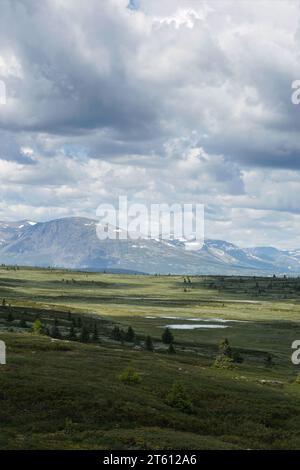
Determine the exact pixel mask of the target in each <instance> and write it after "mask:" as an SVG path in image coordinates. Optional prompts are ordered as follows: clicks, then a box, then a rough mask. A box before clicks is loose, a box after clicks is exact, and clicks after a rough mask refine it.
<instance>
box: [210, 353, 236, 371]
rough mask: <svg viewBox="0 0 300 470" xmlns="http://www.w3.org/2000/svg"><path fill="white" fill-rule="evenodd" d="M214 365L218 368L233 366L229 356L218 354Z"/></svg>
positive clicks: (230, 367)
mask: <svg viewBox="0 0 300 470" xmlns="http://www.w3.org/2000/svg"><path fill="white" fill-rule="evenodd" d="M214 367H217V368H218V369H232V368H233V367H234V365H233V359H232V358H231V357H228V356H224V355H222V354H220V355H219V356H217V357H216V360H215V362H214Z"/></svg>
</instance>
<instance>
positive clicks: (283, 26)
mask: <svg viewBox="0 0 300 470" xmlns="http://www.w3.org/2000/svg"><path fill="white" fill-rule="evenodd" d="M299 18H300V6H299V2H298V1H294V0H293V1H286V2H272V1H262V2H260V7H259V8H257V5H255V3H254V2H250V1H243V2H236V1H232V0H231V1H230V0H224V1H222V2H220V1H214V0H213V1H211V0H210V1H201V2H195V1H193V0H184V1H183V0H165V1H164V2H161V1H158V0H135V1H130V2H128V0H107V1H105V2H98V1H97V0H90V1H89V2H82V1H80V0H72V1H71V0H45V1H43V2H39V1H37V0H26V1H24V0H2V2H1V16H0V79H1V80H3V81H4V82H5V84H6V89H7V104H6V105H5V106H3V105H0V141H1V144H0V182H1V186H0V197H1V204H0V217H2V218H23V217H27V214H31V217H33V215H34V216H35V217H36V218H37V219H46V218H49V217H55V216H64V215H91V216H93V215H94V214H95V211H96V207H97V206H98V204H99V203H100V202H103V201H105V202H114V201H116V199H117V198H118V196H119V195H123V194H127V195H128V197H129V198H130V199H131V200H132V201H139V202H141V201H143V202H169V203H171V202H182V203H183V202H200V203H205V205H206V213H207V235H209V236H211V237H214V236H215V237H218V238H225V239H228V240H232V241H235V242H238V243H239V244H243V245H247V244H258V243H273V244H277V245H283V244H285V245H287V244H290V246H294V245H295V244H297V243H298V232H297V230H298V228H297V224H298V222H299V218H298V217H299V215H298V213H299V209H298V207H297V198H296V194H299V189H300V187H299V186H300V180H299V166H300V159H299V152H300V139H299V131H300V107H297V106H295V105H293V104H292V103H291V82H292V81H293V80H295V79H299V78H300V67H299V43H300V25H299Z"/></svg>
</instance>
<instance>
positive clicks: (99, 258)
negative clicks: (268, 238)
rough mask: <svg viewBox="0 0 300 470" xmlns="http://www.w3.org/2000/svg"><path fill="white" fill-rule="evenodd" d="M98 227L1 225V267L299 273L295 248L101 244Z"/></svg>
mask: <svg viewBox="0 0 300 470" xmlns="http://www.w3.org/2000/svg"><path fill="white" fill-rule="evenodd" d="M96 225H97V221H96V220H94V219H90V218H87V217H65V218H60V219H54V220H50V221H47V222H33V221H28V220H22V221H16V222H1V221H0V263H2V264H16V265H25V266H26V265H31V266H40V267H46V266H53V267H63V268H70V269H85V270H99V271H102V270H110V271H120V272H121V271H122V272H124V271H125V272H142V273H148V274H155V273H159V274H185V273H190V274H220V275H231V274H232V275H233V274H234V275H272V274H280V275H284V274H290V275H299V274H300V250H297V249H295V250H279V249H278V248H274V247H255V248H239V247H238V246H236V245H234V244H233V243H230V242H227V241H224V240H217V239H216V240H215V239H206V240H205V242H204V245H203V247H202V248H201V249H198V250H196V251H189V250H186V249H185V243H184V241H183V240H158V239H155V240H154V239H145V238H142V239H138V240H132V239H130V238H129V239H126V240H118V239H116V240H110V239H108V240H99V239H98V238H97V234H96ZM116 231H118V229H116Z"/></svg>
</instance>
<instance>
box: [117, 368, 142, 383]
mask: <svg viewBox="0 0 300 470" xmlns="http://www.w3.org/2000/svg"><path fill="white" fill-rule="evenodd" d="M119 380H120V381H121V382H123V383H126V384H129V385H134V384H139V383H141V381H142V379H141V376H140V374H139V373H138V372H136V371H135V370H134V368H133V367H127V368H126V369H125V370H123V372H122V373H121V374H120V375H119Z"/></svg>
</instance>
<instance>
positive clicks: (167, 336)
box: [161, 328, 174, 344]
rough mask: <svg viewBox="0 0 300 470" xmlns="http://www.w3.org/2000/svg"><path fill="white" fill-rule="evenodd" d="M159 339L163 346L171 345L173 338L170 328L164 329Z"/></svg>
mask: <svg viewBox="0 0 300 470" xmlns="http://www.w3.org/2000/svg"><path fill="white" fill-rule="evenodd" d="M161 338H162V341H163V343H165V344H171V343H173V342H174V337H173V334H172V332H171V330H170V328H165V330H164V332H163V334H162V337H161Z"/></svg>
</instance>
